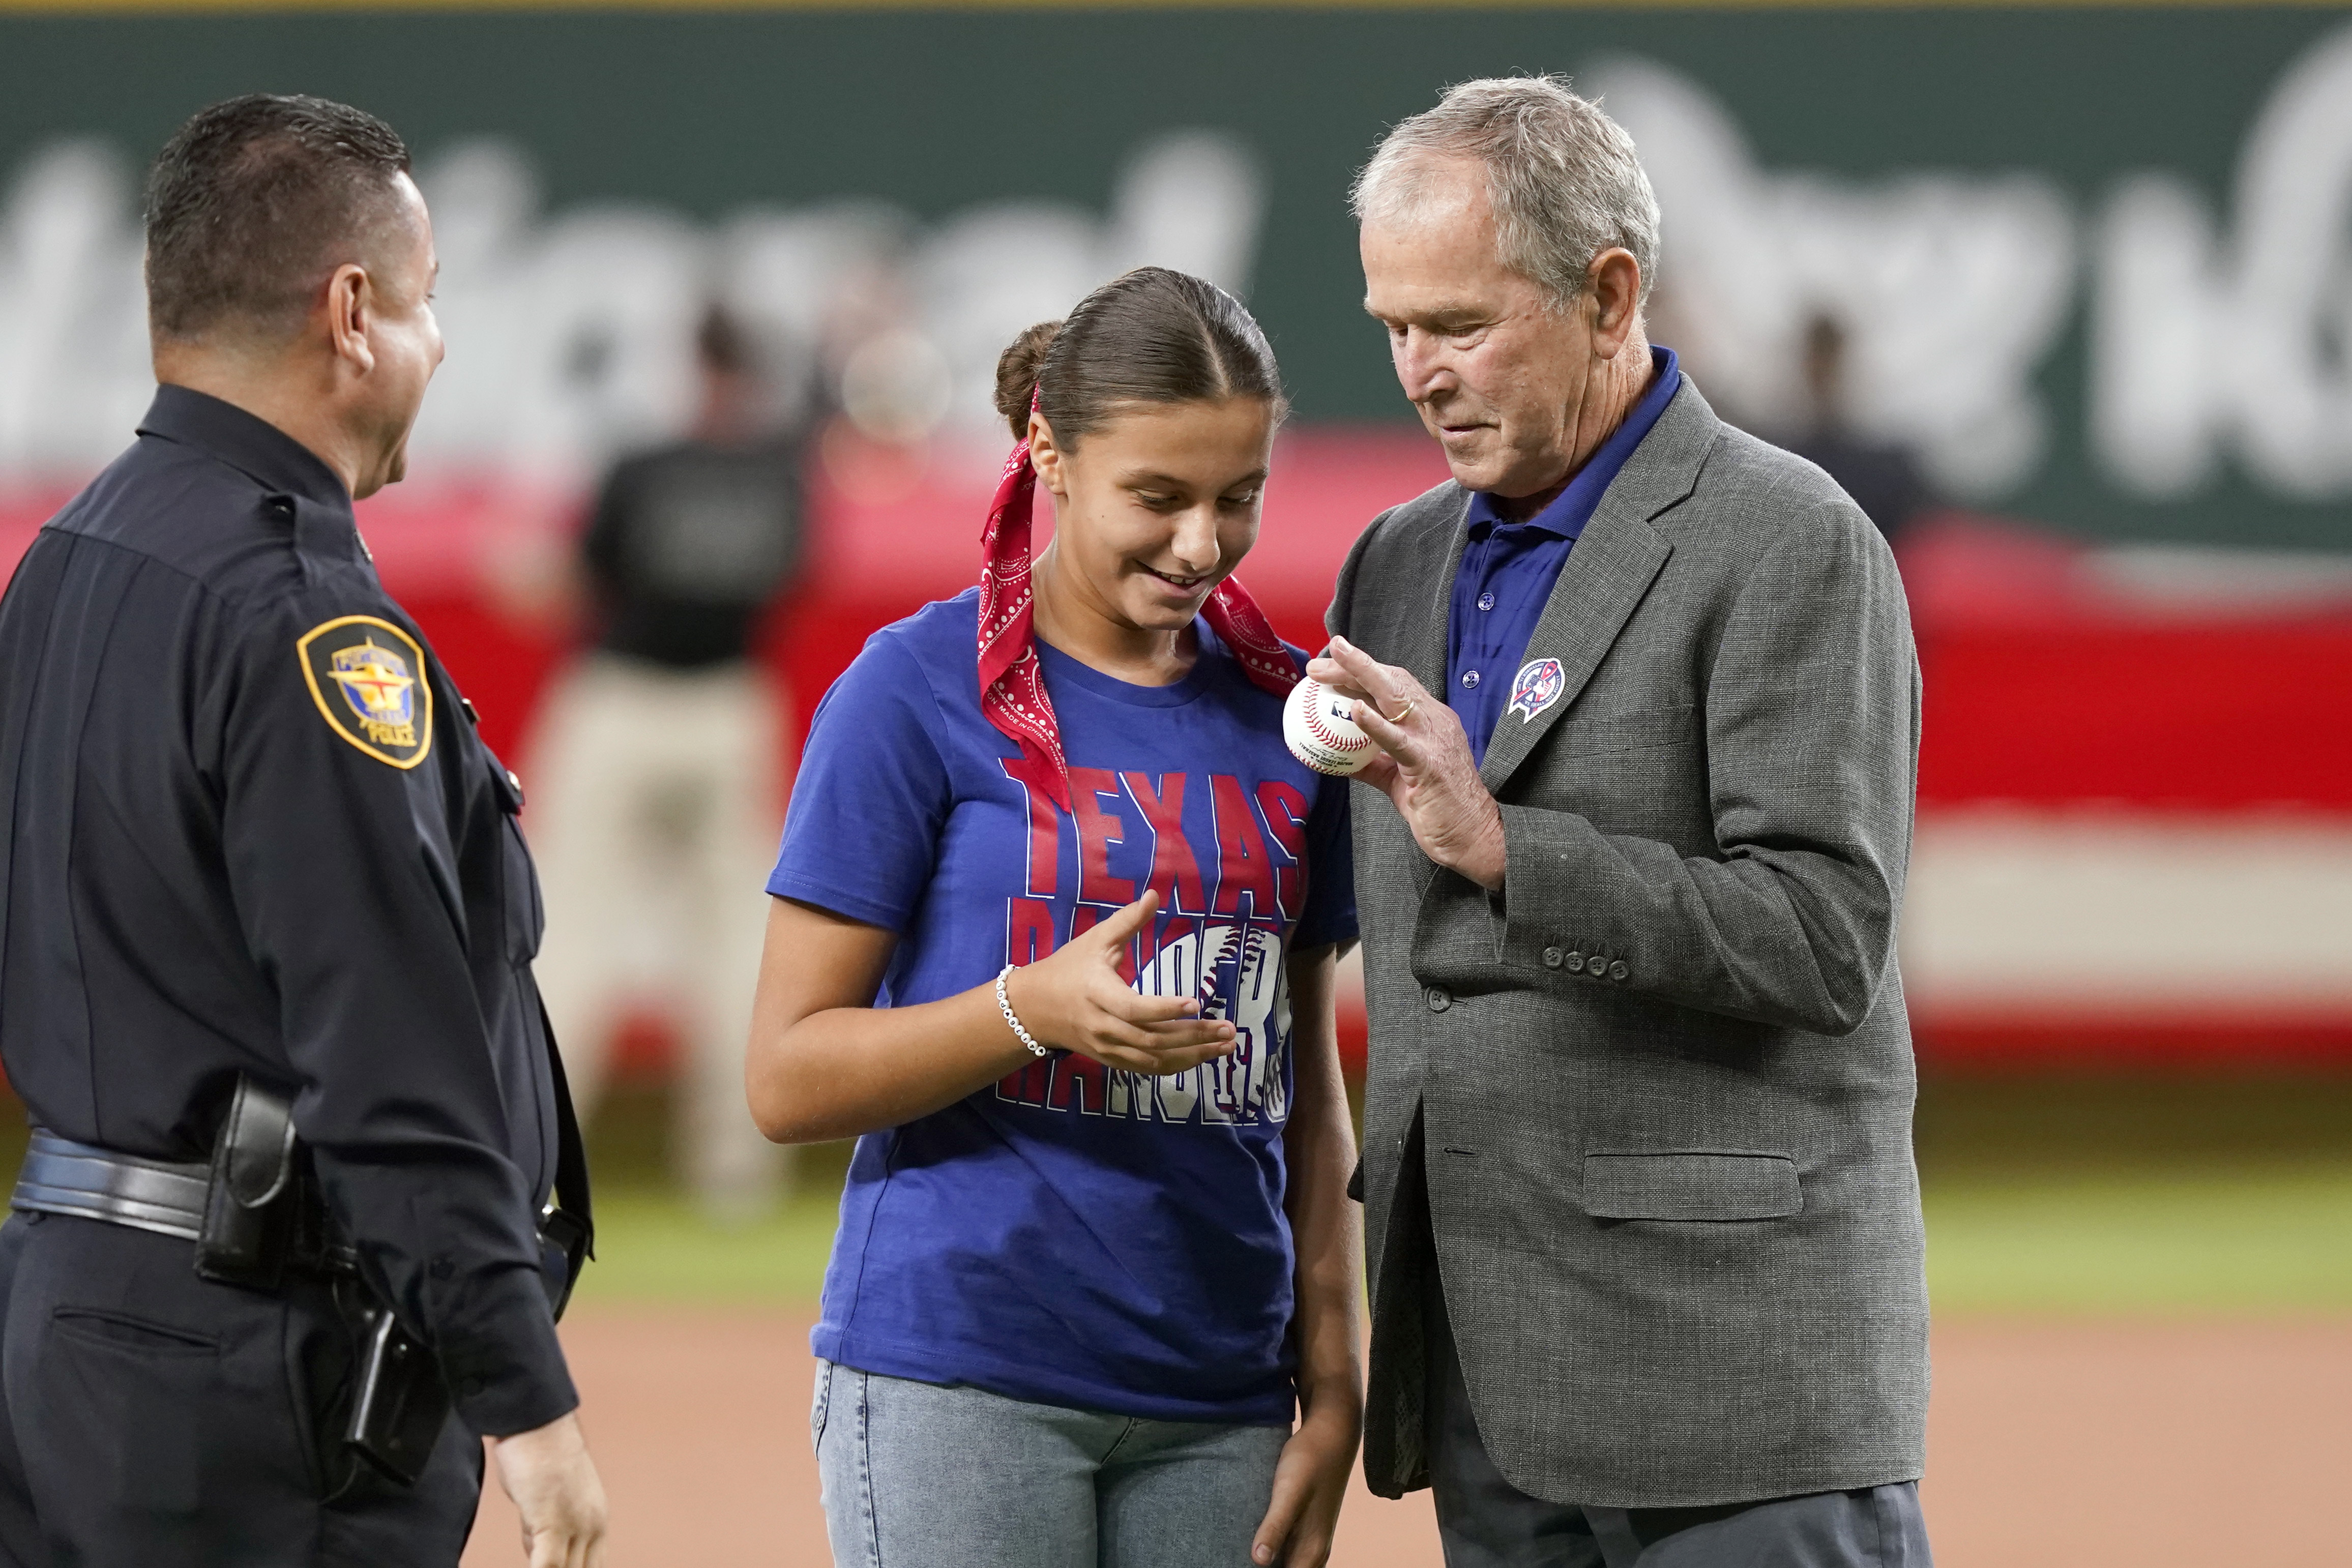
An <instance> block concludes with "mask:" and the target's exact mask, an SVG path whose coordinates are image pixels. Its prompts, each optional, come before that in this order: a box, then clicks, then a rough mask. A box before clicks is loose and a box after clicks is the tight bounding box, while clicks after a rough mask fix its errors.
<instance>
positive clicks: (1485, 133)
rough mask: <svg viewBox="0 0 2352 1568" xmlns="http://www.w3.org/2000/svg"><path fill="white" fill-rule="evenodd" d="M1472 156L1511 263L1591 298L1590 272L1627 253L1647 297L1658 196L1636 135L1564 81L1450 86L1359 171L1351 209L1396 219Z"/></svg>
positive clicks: (1560, 289) (1551, 286) (1492, 80)
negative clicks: (1598, 260)
mask: <svg viewBox="0 0 2352 1568" xmlns="http://www.w3.org/2000/svg"><path fill="white" fill-rule="evenodd" d="M1451 159H1469V160H1472V161H1475V162H1477V163H1479V164H1480V165H1482V166H1483V167H1484V168H1485V169H1486V201H1487V204H1488V206H1489V207H1490V208H1491V209H1492V211H1493V213H1494V216H1495V238H1496V248H1497V249H1498V250H1500V252H1501V253H1502V259H1503V265H1504V266H1506V267H1509V268H1510V269H1511V270H1512V271H1514V272H1517V273H1520V274H1523V275H1524V276H1526V277H1529V278H1532V279H1533V280H1534V281H1535V282H1537V283H1538V284H1540V285H1541V286H1542V287H1544V289H1545V290H1546V292H1548V293H1549V294H1550V296H1551V297H1552V299H1553V301H1554V303H1555V304H1558V305H1563V306H1564V305H1566V304H1568V303H1569V302H1570V301H1572V300H1574V299H1575V298H1577V297H1578V296H1579V295H1580V294H1582V293H1583V292H1584V284H1585V273H1586V269H1588V268H1589V267H1591V265H1592V258H1593V257H1594V256H1599V255H1600V254H1601V252H1602V251H1605V250H1610V249H1613V248H1619V247H1622V248H1623V249H1625V250H1627V251H1630V252H1632V253H1633V259H1634V260H1635V261H1636V262H1638V263H1640V264H1641V267H1642V293H1643V298H1647V297H1648V295H1649V292H1650V284H1651V282H1652V281H1653V280H1654V278H1655V277H1657V271H1658V199H1657V197H1656V196H1655V195H1654V194H1652V193H1651V191H1650V177H1649V176H1648V175H1647V174H1644V173H1643V172H1642V162H1641V160H1640V159H1639V158H1638V157H1636V156H1635V155H1634V152H1633V138H1632V137H1630V136H1628V135H1626V134H1625V128H1624V127H1623V126H1621V125H1619V124H1618V123H1617V122H1616V121H1615V120H1612V119H1610V118H1609V117H1608V116H1607V115H1605V114H1603V113H1601V106H1600V105H1599V104H1597V103H1595V102H1593V101H1592V100H1591V99H1586V98H1579V97H1578V96H1577V95H1576V94H1574V93H1572V92H1570V90H1569V89H1568V80H1567V78H1564V77H1552V76H1535V77H1486V78H1481V79H1479V80H1477V81H1465V82H1463V83H1461V84H1460V85H1459V86H1457V87H1454V88H1453V89H1450V90H1449V91H1448V92H1447V93H1446V95H1445V97H1444V99H1442V100H1440V101H1439V103H1438V105H1437V107H1436V108H1435V109H1432V110H1425V111H1424V112H1423V113H1420V114H1416V115H1414V116H1413V117H1412V119H1410V120H1404V121H1402V122H1401V123H1399V124H1398V125H1397V127H1396V128H1395V129H1394V130H1392V131H1390V132H1389V133H1388V136H1387V138H1386V139H1385V140H1384V141H1381V145H1380V149H1379V151H1377V152H1374V153H1373V154H1372V161H1371V162H1369V163H1367V164H1365V165H1364V171H1363V172H1362V173H1360V174H1359V175H1357V176H1356V183H1355V188H1354V189H1353V190H1351V191H1349V193H1348V204H1349V206H1350V207H1351V208H1352V209H1353V210H1354V212H1355V214H1356V219H1357V221H1358V222H1359V223H1393V222H1396V221H1398V220H1400V219H1404V218H1410V217H1411V216H1412V214H1413V212H1414V210H1415V209H1417V208H1419V207H1421V206H1422V205H1423V204H1425V203H1427V202H1429V201H1430V200H1431V199H1432V198H1433V197H1435V196H1437V195H1439V194H1440V193H1441V185H1442V180H1441V178H1440V174H1441V170H1440V165H1441V164H1442V163H1443V162H1444V161H1446V160H1451Z"/></svg>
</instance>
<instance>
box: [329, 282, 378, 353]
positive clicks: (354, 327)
mask: <svg viewBox="0 0 2352 1568" xmlns="http://www.w3.org/2000/svg"><path fill="white" fill-rule="evenodd" d="M326 308H327V340H328V341H329V342H330V343H331V344H332V345H333V347H334V350H335V357H336V358H337V359H339V360H342V361H345V362H346V363H348V364H350V365H351V367H352V369H354V370H356V371H359V372H360V373H361V374H362V375H365V374H366V373H367V372H368V371H373V369H375V350H374V349H373V347H372V346H370V344H369V342H368V325H369V318H370V317H371V316H372V315H373V313H374V309H375V293H374V286H373V284H371V283H370V282H369V281H368V275H367V269H366V268H365V267H361V266H360V265H359V264H358V263H356V262H349V261H347V262H345V263H343V265H342V266H341V267H337V268H335V275H334V276H333V277H330V278H329V279H327V307H326Z"/></svg>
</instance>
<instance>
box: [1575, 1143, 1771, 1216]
mask: <svg viewBox="0 0 2352 1568" xmlns="http://www.w3.org/2000/svg"><path fill="white" fill-rule="evenodd" d="M1802 1207H1804V1196H1803V1194H1802V1193H1801V1191H1800V1190H1799V1189H1798V1186H1797V1164H1796V1162H1795V1161H1794V1160H1792V1159H1790V1157H1789V1156H1788V1155H1759V1154H1720V1153H1713V1152H1706V1151H1687V1152H1682V1151H1677V1152H1671V1153H1647V1152H1644V1153H1623V1154H1594V1155H1585V1156H1584V1212H1585V1213H1587V1214H1589V1215H1591V1216H1592V1218H1595V1219H1780V1218H1785V1217H1787V1216H1789V1215H1791V1214H1795V1213H1796V1212H1798V1211H1799V1210H1800V1209H1801V1208H1802Z"/></svg>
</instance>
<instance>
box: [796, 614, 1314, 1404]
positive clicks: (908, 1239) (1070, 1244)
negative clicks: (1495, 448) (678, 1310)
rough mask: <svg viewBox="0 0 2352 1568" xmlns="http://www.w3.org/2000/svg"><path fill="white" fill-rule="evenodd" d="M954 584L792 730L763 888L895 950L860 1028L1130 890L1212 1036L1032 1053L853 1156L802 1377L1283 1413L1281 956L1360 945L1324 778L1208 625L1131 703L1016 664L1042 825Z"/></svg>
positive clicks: (1112, 904) (1284, 1013)
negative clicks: (796, 758)
mask: <svg viewBox="0 0 2352 1568" xmlns="http://www.w3.org/2000/svg"><path fill="white" fill-rule="evenodd" d="M978 602H979V597H978V592H977V591H971V592H966V593H964V594H962V595H961V596H959V597H958V598H955V599H952V600H949V601H945V602H942V603H938V604H933V605H930V606H929V607H928V608H926V609H925V610H923V611H921V612H919V613H918V614H916V615H913V616H911V617H909V618H908V619H907V620H905V621H901V622H898V623H897V624H896V625H893V626H888V627H885V628H884V629H883V630H882V631H880V632H877V633H876V634H875V635H874V636H873V638H872V639H871V640H869V641H868V642H867V643H866V648H865V651H864V652H862V653H859V654H858V656H857V660H856V663H855V664H851V665H850V667H849V669H848V670H847V671H846V672H845V674H843V675H842V677H841V679H840V680H839V681H837V682H835V685H834V687H833V689H832V690H831V691H830V692H828V693H827V694H826V695H825V698H824V703H823V704H822V705H821V706H819V707H818V709H817V713H816V718H815V722H814V727H812V729H811V730H810V733H809V742H808V747H807V750H806V752H805V754H804V756H803V760H802V764H801V770H800V776H799V778H798V779H796V780H795V781H794V783H793V800H792V808H791V810H790V812H789V814H788V816H787V819H786V822H785V828H784V842H783V852H782V857H781V858H780V859H779V860H778V862H777V863H776V870H775V873H774V875H773V876H772V877H771V878H770V879H769V881H768V891H769V892H770V893H772V894H777V895H779V896H781V897H784V898H791V899H796V900H799V901H800V902H803V903H805V904H815V905H817V906H819V907H821V908H824V909H829V910H832V911H834V912H835V913H836V914H840V915H847V916H849V917H850V918H852V919H855V920H861V921H865V922H867V923H869V924H871V925H879V926H884V927H886V928H887V929H889V930H892V931H895V932H897V933H898V936H899V941H898V948H897V950H896V952H895V953H894V955H893V956H892V958H891V961H890V965H889V969H888V973H887V976H886V977H885V979H884V981H883V985H882V990H881V994H880V996H879V997H878V998H877V1000H876V1005H877V1006H878V1007H890V1006H894V1005H909V1006H911V1005H913V1004H915V1003H919V1002H927V1001H933V1000H936V999H938V998H941V997H948V996H953V995H955V994H957V993H959V992H961V991H967V990H970V989H971V988H972V987H974V986H982V985H987V984H988V983H990V982H991V981H992V979H993V978H994V977H995V976H996V973H997V971H998V970H999V969H1002V968H1003V967H1004V966H1005V964H1007V963H1008V962H1010V963H1016V964H1028V963H1034V962H1035V961H1036V960H1038V959H1040V958H1043V957H1045V956H1046V955H1047V954H1049V953H1051V952H1053V951H1054V949H1055V947H1056V946H1058V945H1059V944H1061V943H1063V942H1065V941H1067V940H1068V939H1069V938H1070V936H1071V934H1072V932H1073V930H1074V929H1075V930H1078V931H1083V930H1085V929H1087V927H1088V926H1091V925H1094V924H1095V923H1096V922H1097V921H1099V920H1101V919H1102V918H1103V917H1105V916H1106V915H1109V914H1110V913H1111V912H1113V911H1114V910H1116V909H1118V908H1119V907H1120V906H1121V905H1123V904H1129V903H1131V902H1132V901H1133V900H1135V899H1136V898H1137V897H1139V896H1140V895H1141V894H1142V893H1143V891H1144V890H1145V889H1146V888H1152V889H1156V890H1158V892H1159V894H1160V911H1161V914H1160V917H1159V918H1158V919H1157V920H1156V921H1155V922H1154V925H1155V926H1156V929H1154V930H1152V931H1151V932H1150V933H1149V934H1148V935H1147V936H1143V937H1141V938H1139V940H1138V941H1137V943H1136V944H1135V946H1134V948H1133V950H1132V951H1131V952H1130V953H1129V958H1128V962H1127V965H1126V966H1125V967H1126V969H1127V970H1128V971H1129V973H1130V974H1131V977H1132V978H1133V980H1134V983H1135V984H1136V985H1137V986H1138V987H1139V988H1141V989H1143V990H1146V991H1148V992H1151V993H1154V994H1161V995H1198V996H1201V997H1202V998H1204V999H1205V1000H1206V1002H1207V1006H1206V1008H1205V1009H1204V1010H1205V1011H1206V1012H1207V1013H1208V1015H1209V1016H1211V1017H1223V1018H1225V1019H1230V1020H1232V1022H1233V1023H1234V1027H1235V1031H1236V1035H1237V1042H1236V1049H1235V1050H1234V1053H1233V1054H1232V1055H1231V1056H1230V1057H1227V1058H1224V1059H1222V1060H1220V1061H1213V1062H1209V1063H1206V1064H1203V1065H1202V1066H1200V1067H1197V1068H1194V1069H1192V1070H1190V1071H1184V1072H1179V1073H1175V1074H1172V1075H1170V1076H1167V1077H1161V1078H1150V1077H1145V1076H1143V1075H1141V1074H1137V1073H1129V1072H1123V1071H1116V1070H1108V1069H1106V1068H1104V1067H1103V1066H1102V1065H1101V1064H1100V1063H1098V1062H1096V1061H1093V1060H1091V1059H1089V1058H1087V1057H1084V1056H1079V1055H1076V1054H1074V1053H1065V1052H1061V1051H1056V1052H1055V1053H1054V1055H1053V1056H1052V1058H1051V1059H1050V1060H1040V1061H1034V1062H1033V1063H1031V1064H1029V1065H1027V1066H1025V1067H1024V1068H1023V1069H1021V1070H1020V1071H1015V1072H1014V1073H1013V1075H1012V1076H1010V1077H1008V1078H1006V1079H1004V1080H1003V1082H999V1083H996V1084H994V1085H992V1086H991V1087H989V1088H986V1089H982V1090H980V1091H978V1092H975V1093H973V1094H971V1095H970V1096H968V1097H966V1098H965V1099H963V1100H962V1101H961V1102H959V1103H956V1104H954V1105H951V1106H949V1107H948V1108H947V1109H945V1110H943V1111H939V1112H936V1113H932V1114H930V1115H929V1116H924V1117H921V1118H919V1119H918V1120H916V1121H913V1122H910V1123H908V1124H906V1125H904V1126H899V1127H893V1128H889V1129H887V1130H885V1131H882V1132H877V1133H869V1134H866V1136H864V1137H862V1138H860V1139H859V1140H858V1141H857V1150H856V1155H855V1156H854V1157H853V1158H852V1160H851V1162H850V1168H849V1183H848V1187H847V1189H846V1190H845V1192H844V1193H843V1195H842V1200H841V1228H840V1231H839V1234H838V1236H837V1237H836V1239H835V1242H834V1249H833V1261H832V1265H831V1267H830V1268H828V1269H827V1270H826V1272H825V1281H824V1311H823V1315H822V1317H821V1319H820V1320H819V1322H818V1323H817V1326H816V1331H815V1333H814V1334H813V1335H812V1336H811V1342H812V1344H813V1346H814V1349H815V1352H816V1354H818V1355H820V1356H823V1357H824V1358H825V1359H826V1360H828V1361H834V1362H838V1363H840V1364H844V1365H846V1366H854V1367H857V1368H859V1369H861V1370H863V1371H866V1372H873V1373H880V1374H883V1375H888V1376H893V1377H907V1378H914V1379H917V1380H919V1381H922V1382H927V1383H940V1384H969V1385H972V1386H975V1387H979V1388H984V1389H988V1390H990V1391H992V1392H994V1393H998V1394H1003V1395H1006V1396H1010V1397H1013V1398H1016V1399H1026V1400H1032V1401H1034V1402H1037V1403H1040V1404H1048V1405H1058V1406H1069V1407H1076V1408H1080V1409H1092V1410H1107V1411H1111V1412H1115V1413H1118V1414H1122V1415H1131V1416H1148V1417H1154V1418H1158V1419H1162V1420H1180V1421H1220V1422H1234V1423H1259V1424H1282V1423H1286V1422H1288V1421H1289V1419H1290V1417H1291V1412H1292V1391H1291V1379H1290V1374H1291V1368H1292V1364H1293V1357H1292V1354H1291V1352H1290V1349H1289V1347H1288V1345H1287V1343H1286V1331H1287V1329H1288V1327H1289V1322H1290V1315H1291V1272H1292V1253H1291V1241H1290V1227H1289V1224H1288V1221H1287V1218H1286V1216H1285V1214H1284V1211H1283V1191H1284V1180H1285V1178H1284V1167H1283V1149H1282V1132H1283V1126H1284V1124H1285V1122H1286V1120H1287V1118H1288V1114H1289V1109H1290V1097H1291V1055H1290V1046H1291V1014H1290V998H1289V993H1288V986H1287V982H1286V975H1285V969H1284V964H1283V958H1284V955H1285V953H1286V951H1287V950H1288V949H1289V948H1290V947H1292V946H1300V947H1311V946H1319V945H1321V944H1324V943H1329V942H1336V941H1341V940H1346V939H1349V938H1352V937H1353V936H1355V934H1356V909H1355V896H1354V888H1353V881H1352V877H1351V874H1350V870H1349V846H1348V826H1347V822H1348V814H1347V804H1348V803H1347V781H1346V780H1345V779H1327V778H1324V777H1323V776H1321V775H1319V774H1317V773H1315V772H1313V771H1312V770H1310V769H1309V768H1307V767H1306V766H1305V765H1304V764H1303V763H1301V762H1299V761H1297V759H1296V758H1293V757H1292V756H1291V755H1290V752H1289V750H1288V748H1287V747H1285V746H1284V745H1283V741H1282V699H1281V698H1279V697H1276V696H1274V695H1271V694H1269V693H1267V692H1265V691H1261V690H1260V689H1259V688H1257V687H1256V686H1255V685H1251V684H1250V682H1249V679H1248V677H1247V676H1246V675H1244V674H1243V672H1242V668H1241V666H1240V665H1239V664H1237V663H1235V662H1234V658H1233V656H1232V655H1231V654H1230V653H1228V652H1227V651H1226V650H1225V648H1224V646H1223V644H1222V643H1219V642H1218V640H1217V639H1216V637H1215V635H1214V633H1213V632H1211V631H1210V630H1209V629H1208V627H1207V626H1206V625H1205V624H1200V623H1196V630H1197V632H1198V633H1199V636H1200V641H1201V653H1200V657H1199V659H1198V660H1197V661H1196V662H1195V664H1194V665H1193V668H1192V673H1191V674H1189V675H1187V676H1186V677H1185V678H1184V679H1183V680H1181V681H1179V682H1177V683H1176V684H1175V685H1168V686H1137V685H1129V684H1128V683H1126V682H1124V681H1120V680H1117V679H1114V678H1113V677H1111V676H1108V675H1106V674H1101V673H1100V672H1098V671H1096V670H1093V669H1090V668H1088V667H1087V666H1086V665H1084V664H1080V663H1078V662H1077V661H1076V660H1075V659H1072V658H1070V657H1068V656H1067V655H1066V654H1063V653H1058V652H1057V651H1055V649H1053V648H1050V647H1047V646H1045V644H1044V643H1039V644H1038V646H1037V653H1038V657H1039V659H1040V660H1041V661H1043V664H1044V666H1045V686H1046V690H1047V692H1048V693H1049V694H1050V695H1051V696H1052V697H1053V701H1054V711H1055V715H1056V716H1058V718H1059V719H1060V722H1061V728H1062V743H1063V747H1064V750H1065V752H1066V756H1067V758H1068V761H1069V768H1070V795H1071V804H1072V806H1073V808H1074V809H1073V810H1071V811H1069V812H1064V811H1063V810H1061V809H1060V808H1059V807H1057V806H1055V804H1054V802H1053V800H1052V797H1051V796H1050V795H1049V794H1048V793H1047V792H1046V790H1045V789H1044V788H1042V784H1043V779H1041V778H1040V777H1039V776H1038V774H1037V773H1036V772H1034V770H1033V768H1031V767H1030V766H1029V765H1027V764H1025V763H1024V761H1023V760H1022V758H1021V757H1020V755H1019V751H1018V748H1017V747H1015V746H1014V745H1013V742H1011V741H1010V740H1008V739H1006V738H1005V737H1003V735H1002V734H1000V733H999V732H998V731H997V730H996V729H995V728H994V727H992V726H991V725H990V724H989V722H988V720H987V719H986V718H985V717H984V716H982V713H981V709H980V685H979V680H980V677H979V656H978V653H977V651H976V648H975V632H976V629H977V624H978V614H979V612H978Z"/></svg>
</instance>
